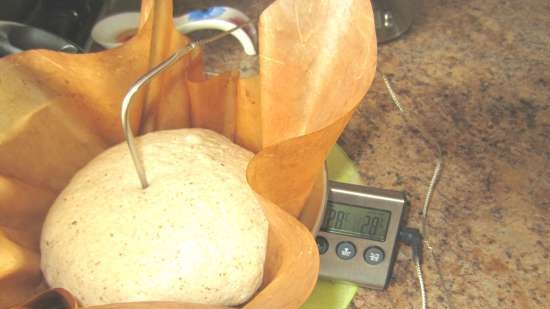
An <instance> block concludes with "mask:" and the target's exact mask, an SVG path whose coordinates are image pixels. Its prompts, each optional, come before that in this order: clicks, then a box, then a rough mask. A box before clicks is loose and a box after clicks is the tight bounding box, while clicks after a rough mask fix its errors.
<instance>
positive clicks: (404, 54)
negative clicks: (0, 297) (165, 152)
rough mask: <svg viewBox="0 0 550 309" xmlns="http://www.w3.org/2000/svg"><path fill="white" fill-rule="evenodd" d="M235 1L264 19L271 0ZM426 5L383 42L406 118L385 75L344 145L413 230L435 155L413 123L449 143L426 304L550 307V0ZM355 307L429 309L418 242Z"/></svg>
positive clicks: (436, 205)
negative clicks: (403, 198) (417, 265)
mask: <svg viewBox="0 0 550 309" xmlns="http://www.w3.org/2000/svg"><path fill="white" fill-rule="evenodd" d="M226 2H227V4H229V5H233V6H236V7H239V8H242V9H244V10H245V11H247V12H248V13H249V14H250V15H252V16H255V15H256V14H255V13H257V12H260V11H261V9H262V8H263V7H265V6H266V5H267V4H268V3H269V2H271V1H269V0H260V1H250V0H248V1H241V2H236V1H230V0H228V1H226ZM203 3H204V2H203ZM218 3H219V1H218ZM250 3H253V5H250ZM418 10H419V12H418V16H417V20H416V21H415V24H414V26H413V28H412V30H411V31H410V32H409V33H408V34H407V35H406V36H404V37H402V38H400V39H399V40H397V41H394V42H392V43H389V44H386V45H383V46H380V48H379V69H380V70H381V71H383V72H385V73H386V74H388V75H389V77H390V78H391V80H392V81H393V86H394V89H395V90H396V91H397V92H398V94H399V95H400V97H401V100H402V103H403V105H404V107H405V108H406V109H408V110H409V111H410V112H411V113H412V115H411V117H410V121H409V122H408V123H405V122H404V121H403V119H402V118H401V116H400V114H399V112H398V111H397V109H396V108H395V106H394V105H393V104H392V103H391V101H390V98H389V96H388V95H387V92H386V90H385V88H384V85H383V83H382V80H381V78H380V76H378V77H377V79H376V80H375V82H374V84H373V86H372V88H371V89H370V91H369V93H368V95H367V97H366V98H365V100H364V102H363V103H362V104H361V106H360V108H359V110H358V111H357V112H356V114H355V115H354V117H353V119H352V121H351V122H350V124H349V125H348V127H347V129H346V130H345V132H344V133H343V135H342V137H341V139H340V144H341V145H342V146H343V148H344V149H345V150H346V151H347V153H348V154H349V155H350V156H351V158H352V159H353V160H354V161H355V162H356V163H357V165H358V166H359V167H360V171H361V174H362V176H363V177H364V178H365V179H366V181H367V182H368V184H369V185H372V186H379V187H383V188H390V189H397V190H405V191H407V192H408V193H409V197H410V199H411V202H412V209H411V211H410V213H409V216H408V219H407V221H408V224H409V225H410V226H417V227H418V226H420V211H421V208H422V203H423V200H424V195H425V192H426V189H427V186H428V183H429V181H430V178H431V175H432V172H433V168H434V164H435V161H434V160H435V156H434V152H433V151H432V148H430V147H429V146H428V144H427V142H426V141H424V140H423V139H422V138H421V136H420V134H419V131H418V130H416V129H414V126H417V127H419V128H421V129H422V130H424V131H426V132H428V133H429V134H430V135H431V136H433V139H434V140H436V141H437V143H439V144H440V145H441V148H442V150H443V152H444V168H443V172H442V175H441V179H440V182H439V184H438V186H437V190H436V192H435V194H434V196H433V200H432V204H431V208H430V211H429V220H428V226H429V228H428V231H429V237H428V240H429V241H430V243H431V245H432V246H433V248H434V249H433V252H432V251H429V250H427V251H426V252H425V264H424V272H425V279H426V287H427V291H428V304H429V307H430V308H450V309H456V308H550V257H549V255H550V225H549V223H548V222H550V163H549V158H550V104H549V102H548V100H549V98H550V90H549V89H550V88H549V79H550V69H549V68H550V35H549V32H548V29H550V19H549V18H548V17H549V16H550V3H549V2H548V1H545V0H530V1H498V0H487V1H461V0H448V1H435V0H424V2H423V5H422V7H419V9H418ZM228 44H230V43H228ZM228 48H229V49H231V48H233V49H239V47H238V46H235V45H233V47H228ZM225 63H226V64H227V61H225ZM434 255H435V256H436V257H437V259H434ZM436 260H437V263H436ZM438 268H439V269H440V270H441V274H440V275H439V274H438V272H437V269H438ZM351 308H357V309H366V308H420V296H419V291H418V283H417V279H416V275H415V272H414V267H413V264H412V263H411V262H410V249H409V248H407V247H402V248H401V250H400V253H399V256H398V261H397V263H396V267H395V270H394V276H393V278H392V283H391V285H390V287H389V288H388V290H386V291H383V292H377V291H372V290H367V289H360V291H359V293H358V295H357V296H356V297H355V299H354V302H353V304H352V306H351Z"/></svg>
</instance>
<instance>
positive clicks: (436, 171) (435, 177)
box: [381, 73, 443, 309]
mask: <svg viewBox="0 0 550 309" xmlns="http://www.w3.org/2000/svg"><path fill="white" fill-rule="evenodd" d="M381 74H382V79H383V80H384V84H385V85H386V89H387V90H388V92H389V94H390V97H391V98H392V101H393V103H394V104H395V106H397V108H398V109H399V112H401V114H402V115H403V116H404V118H405V120H407V119H406V118H407V111H406V110H405V109H404V108H403V105H401V102H399V98H398V97H397V94H396V93H395V91H393V88H392V87H391V84H390V81H389V80H388V78H387V76H386V75H385V74H384V73H381ZM417 129H418V130H419V131H420V133H421V134H422V136H423V137H424V138H426V139H428V140H429V137H428V134H426V133H425V132H424V131H423V130H422V129H420V128H418V127H417ZM432 144H434V145H435V148H436V150H437V160H436V163H435V168H434V172H433V175H432V178H431V180H430V185H429V186H428V191H427V192H426V197H425V199H424V205H423V207H422V231H421V233H422V235H423V237H424V239H426V238H427V230H426V222H427V218H428V208H429V206H430V202H431V200H432V195H433V191H434V188H435V185H436V184H437V180H438V179H439V175H440V174H441V169H442V166H443V153H442V151H441V147H440V146H439V144H438V143H436V142H432ZM424 243H425V244H426V246H427V247H428V248H429V249H430V250H432V249H433V248H432V247H431V245H430V243H429V242H428V241H427V240H425V241H424ZM413 259H414V263H415V268H416V274H417V276H418V283H419V284H420V296H421V301H422V309H427V308H428V301H427V298H426V287H425V286H424V277H423V275H422V265H421V264H420V260H419V258H418V257H417V256H415V257H413ZM440 277H441V274H440Z"/></svg>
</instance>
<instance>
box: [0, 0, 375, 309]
mask: <svg viewBox="0 0 550 309" xmlns="http://www.w3.org/2000/svg"><path fill="white" fill-rule="evenodd" d="M171 5H172V4H171V1H157V2H154V1H152V0H150V1H144V2H143V4H142V12H143V14H142V19H141V26H140V31H139V33H138V34H137V35H136V36H135V37H134V38H133V39H131V40H130V41H128V42H127V43H126V44H124V45H123V46H121V47H119V48H115V49H112V50H107V51H103V52H99V53H93V54H82V55H73V54H63V53H57V52H52V51H45V50H35V51H27V52H24V53H20V54H16V55H13V56H9V57H5V58H2V59H1V60H0V93H1V94H2V95H1V97H0V106H1V108H2V113H1V114H0V308H2V307H5V306H8V305H13V304H15V303H19V302H21V301H23V300H24V299H26V298H28V297H30V296H31V295H33V294H35V293H37V292H39V291H42V290H44V289H45V288H46V286H45V285H44V283H43V282H42V281H43V280H42V277H41V274H40V269H39V247H38V244H39V236H40V229H41V224H42V221H43V219H44V216H45V214H46V212H47V209H48V207H49V206H50V205H51V203H52V202H53V200H54V199H55V197H56V195H57V194H58V193H59V192H60V190H62V189H63V187H64V186H65V185H66V184H67V183H68V181H69V180H70V178H71V177H72V175H73V173H74V172H75V171H76V170H78V169H79V168H81V167H82V166H83V165H84V164H86V162H88V161H89V160H90V159H91V158H93V157H94V156H95V155H97V154H98V153H100V152H101V151H103V150H104V149H106V148H107V147H109V146H112V145H114V144H116V143H119V142H121V141H122V140H123V138H122V130H121V125H120V121H119V119H120V117H119V108H120V102H121V100H122V97H123V96H124V94H125V92H126V91H127V89H128V87H129V86H130V85H131V84H132V83H133V82H134V81H135V80H136V79H137V78H138V77H139V76H141V75H142V74H143V73H145V72H146V71H147V70H148V68H150V67H152V66H153V65H154V64H156V63H158V62H160V61H161V60H162V59H164V58H165V57H167V56H168V55H169V54H170V53H171V52H173V51H174V50H175V49H176V48H177V47H180V46H182V45H183V44H185V43H186V42H187V39H186V38H184V37H182V36H180V35H179V34H178V33H177V32H176V30H175V28H174V25H173V24H172V20H171V18H170V17H171V10H172V7H171ZM259 45H260V57H259V59H260V68H261V69H260V70H261V71H260V75H259V76H256V77H252V78H249V79H239V77H238V74H236V73H231V72H230V73H226V74H222V75H220V76H218V77H215V78H213V79H210V80H205V78H204V76H203V74H202V65H201V62H200V60H201V55H200V53H194V54H193V55H190V56H189V57H187V58H186V59H183V60H181V61H180V62H179V63H178V64H177V65H174V66H173V67H172V68H170V69H169V70H168V71H167V72H166V73H164V74H163V76H161V77H159V78H158V79H157V80H155V81H154V82H153V83H151V85H150V87H148V89H147V90H146V91H143V92H142V93H140V95H139V96H138V100H139V102H136V103H135V104H134V105H136V107H135V108H134V109H133V111H132V115H131V117H132V121H133V123H134V124H136V126H135V132H136V133H138V131H140V132H142V133H143V132H149V131H152V130H161V129H169V128H180V127H189V126H191V127H204V128H210V129H213V130H216V131H218V132H220V133H223V134H224V135H226V136H228V137H229V138H231V139H233V140H234V141H235V142H237V143H239V144H240V145H242V146H244V147H247V148H249V149H251V150H253V151H255V152H257V151H258V150H259V152H258V153H257V154H256V156H255V157H254V159H253V160H252V161H251V163H250V164H249V167H248V171H247V178H248V181H249V184H250V185H251V186H252V188H253V189H254V190H255V191H256V192H258V193H259V194H261V195H262V196H263V197H265V198H267V199H269V200H270V201H271V202H273V203H274V204H276V205H277V206H275V205H274V204H272V203H271V202H269V201H267V200H266V201H265V202H264V205H265V211H266V214H267V216H268V218H269V221H270V234H269V249H268V251H269V252H268V261H266V273H265V276H264V281H265V282H264V287H263V288H262V289H261V290H260V291H259V293H258V294H257V295H256V296H255V297H254V298H253V299H252V300H251V301H250V302H249V303H247V304H246V305H245V307H244V308H297V307H299V305H301V304H302V303H303V302H304V301H305V299H306V298H307V296H308V295H309V293H310V292H311V290H312V288H313V286H314V284H315V281H316V279H317V272H318V265H319V264H318V263H319V261H318V256H317V249H316V245H315V242H314V240H313V239H312V237H311V235H310V234H309V232H308V231H307V229H305V228H304V227H303V226H302V225H301V224H299V223H298V221H297V220H295V219H294V218H293V216H294V217H295V216H297V215H298V214H299V213H300V211H301V208H302V207H303V204H304V200H305V198H306V197H307V195H308V194H309V191H310V190H311V186H312V184H313V180H314V178H315V177H316V176H317V175H318V173H319V171H320V169H321V168H322V165H323V161H324V159H325V158H326V155H327V153H328V151H329V150H330V148H331V147H332V145H333V144H334V143H335V141H336V139H337V137H338V136H339V134H340V133H341V131H342V130H343V128H344V126H345V125H346V123H347V122H348V121H349V119H350V118H351V115H352V113H353V109H354V108H355V107H356V106H357V104H358V103H359V101H360V99H361V97H362V96H363V95H364V94H365V93H366V91H367V89H368V87H369V86H370V83H371V82H372V79H373V76H374V72H375V61H376V48H375V47H376V41H375V35H374V23H373V19H372V11H371V8H370V2H369V1H362V0H355V1H354V0H346V1H341V0H330V1H322V2H321V1H292V0H278V1H276V2H275V3H274V4H272V5H271V6H270V7H269V8H267V9H266V10H265V11H264V12H263V14H262V16H261V18H260V22H259ZM151 46H153V48H151ZM138 126H139V128H138ZM136 185H139V183H138V179H137V177H136ZM281 209H284V210H286V212H287V213H288V214H290V215H288V214H287V213H285V212H284V211H282V210H281ZM180 307H181V308H185V305H183V304H182V305H181V306H180Z"/></svg>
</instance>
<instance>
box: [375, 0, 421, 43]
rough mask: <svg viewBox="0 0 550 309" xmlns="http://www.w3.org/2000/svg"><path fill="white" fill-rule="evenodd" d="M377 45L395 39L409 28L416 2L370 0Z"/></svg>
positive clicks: (413, 0) (412, 0)
mask: <svg viewBox="0 0 550 309" xmlns="http://www.w3.org/2000/svg"><path fill="white" fill-rule="evenodd" d="M372 6H373V10H374V23H375V25H376V38H377V40H378V43H386V42H389V41H392V40H395V39H397V38H398V37H400V36H401V35H403V34H404V33H405V32H407V30H409V28H410V27H411V25H412V23H413V21H414V17H415V13H416V10H417V8H418V2H417V1H416V0H372Z"/></svg>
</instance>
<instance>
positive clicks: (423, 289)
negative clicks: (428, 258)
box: [414, 258, 428, 309]
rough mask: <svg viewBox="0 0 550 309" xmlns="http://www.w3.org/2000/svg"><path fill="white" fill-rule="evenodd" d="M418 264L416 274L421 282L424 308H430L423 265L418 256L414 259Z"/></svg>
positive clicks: (416, 264)
mask: <svg viewBox="0 0 550 309" xmlns="http://www.w3.org/2000/svg"><path fill="white" fill-rule="evenodd" d="M414 264H415V266H416V274H417V276H418V283H419V284H420V296H421V297H422V309H428V301H427V300H426V288H425V287H424V276H422V266H421V265H420V260H419V259H418V258H415V259H414Z"/></svg>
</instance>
